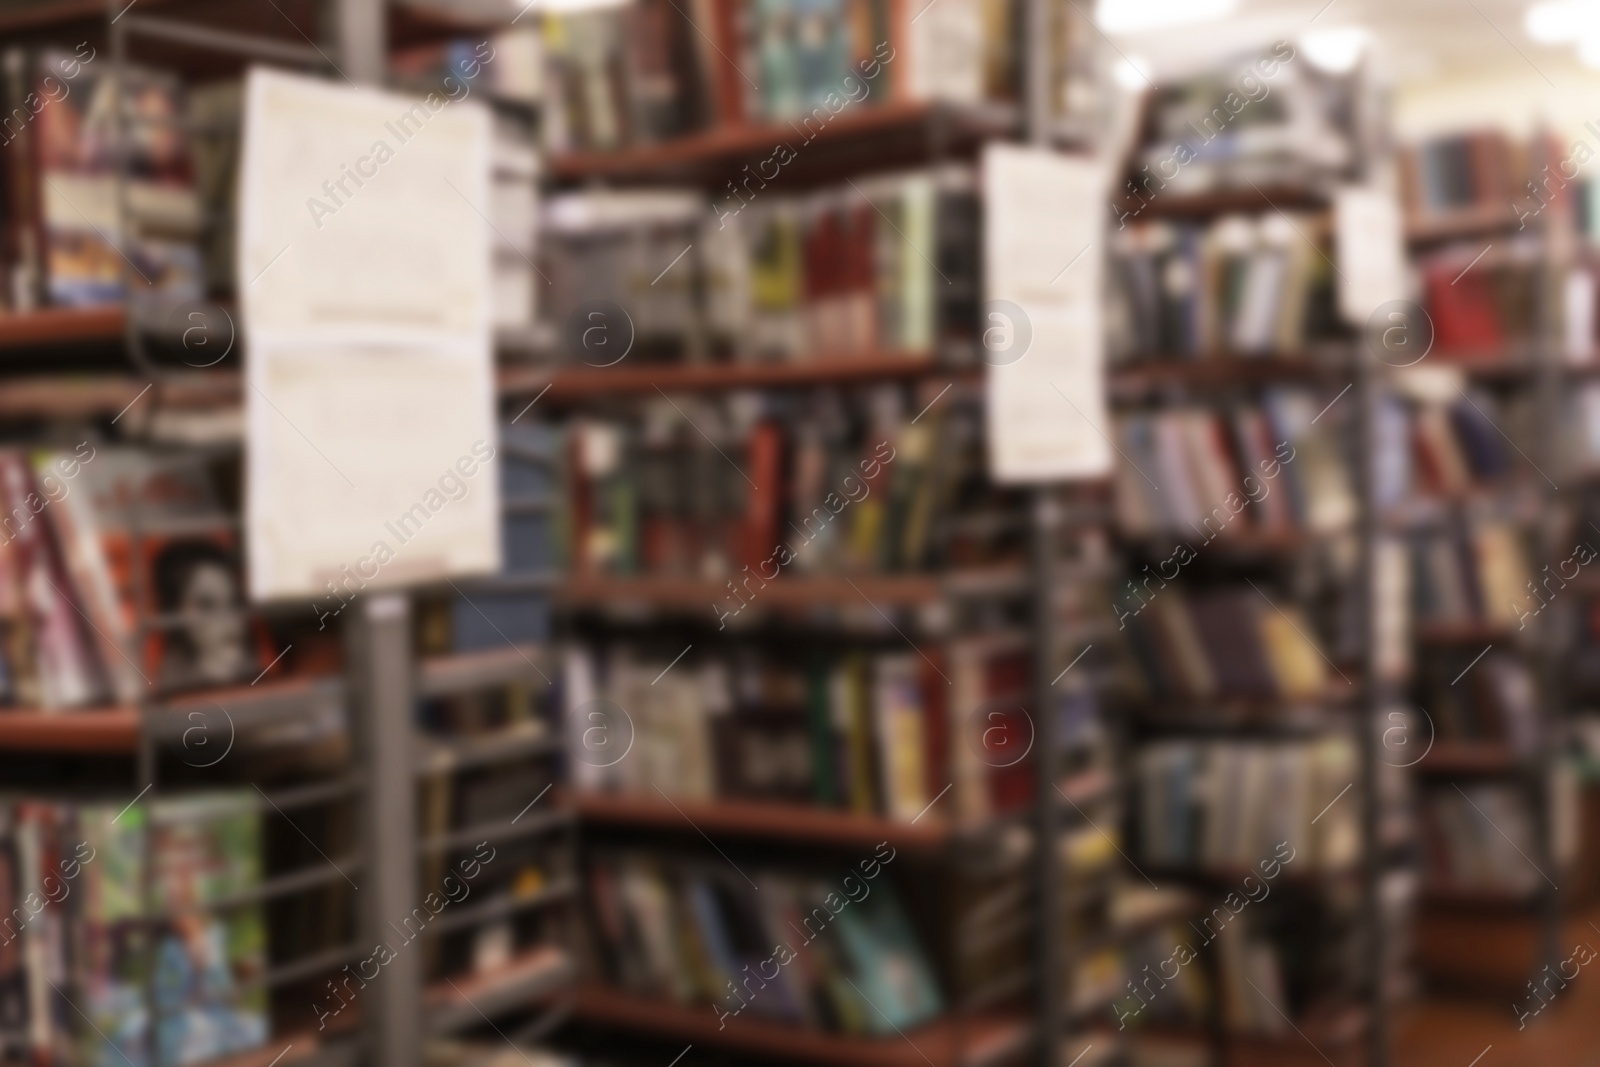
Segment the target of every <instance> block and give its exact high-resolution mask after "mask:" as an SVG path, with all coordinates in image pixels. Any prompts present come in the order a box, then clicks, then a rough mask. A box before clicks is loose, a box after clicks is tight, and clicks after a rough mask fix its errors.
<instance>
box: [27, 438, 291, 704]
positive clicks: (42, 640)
mask: <svg viewBox="0 0 1600 1067" xmlns="http://www.w3.org/2000/svg"><path fill="white" fill-rule="evenodd" d="M0 512H3V518H0V636H3V644H0V703H5V704H22V705H26V706H29V707H37V708H42V709H44V710H57V709H62V708H71V707H80V706H85V705H92V704H96V703H103V702H105V701H107V700H109V699H116V700H118V701H121V702H124V703H134V702H137V701H138V700H140V699H141V698H142V697H144V696H145V695H146V694H147V693H148V692H150V687H151V686H155V687H157V688H158V689H162V690H171V689H179V688H190V687H196V686H206V685H220V684H224V683H227V682H233V681H239V680H249V679H253V678H256V677H257V676H258V675H259V673H260V672H261V671H262V670H263V669H264V668H265V667H267V666H268V665H269V664H270V663H271V661H272V659H273V658H274V657H275V656H276V655H277V652H278V651H279V650H277V649H274V648H273V647H272V643H271V640H270V638H269V635H268V634H267V632H266V630H265V628H264V626H263V624H261V623H260V622H259V621H258V620H256V619H254V618H253V617H251V616H250V615H248V614H247V613H246V605H245V602H244V596H243V592H242V589H243V587H242V584H241V580H242V579H241V572H240V566H239V559H238V541H237V529H236V525H235V523H234V522H233V519H232V517H231V515H230V514H229V513H228V512H227V511H226V510H225V509H224V507H223V506H222V503H221V500H220V497H219V495H218V492H217V488H216V486H215V484H214V482H213V480H212V478H211V474H210V471H209V470H208V468H207V466H206V463H205V460H204V458H203V457H200V456H197V455H194V454H182V453H173V452H154V451H146V450H140V449H132V448H112V447H99V448H96V447H95V446H93V445H91V444H89V443H88V442H84V443H83V444H80V445H79V446H78V448H77V449H76V450H74V451H71V452H67V451H40V452H36V453H33V454H32V455H29V454H26V453H23V452H21V451H17V450H8V451H0ZM141 591H144V593H143V595H144V596H145V597H147V600H145V601H141ZM141 619H144V620H151V621H152V625H151V626H150V627H148V628H147V629H146V630H145V631H144V632H142V633H141V631H140V629H139V620H141Z"/></svg>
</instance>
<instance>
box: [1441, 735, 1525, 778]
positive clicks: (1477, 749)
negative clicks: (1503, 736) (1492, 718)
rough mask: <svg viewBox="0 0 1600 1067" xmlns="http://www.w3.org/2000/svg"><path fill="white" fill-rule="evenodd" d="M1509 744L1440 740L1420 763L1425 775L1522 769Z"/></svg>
mask: <svg viewBox="0 0 1600 1067" xmlns="http://www.w3.org/2000/svg"><path fill="white" fill-rule="evenodd" d="M1521 766H1522V760H1521V758H1520V757H1518V756H1517V754H1516V753H1515V752H1513V751H1512V750H1511V747H1510V746H1509V745H1505V744H1502V743H1499V742H1494V741H1488V742H1484V741H1476V742H1475V741H1438V742H1435V743H1434V746H1433V748H1432V749H1430V750H1429V752H1428V754H1427V755H1426V756H1424V757H1423V758H1422V760H1421V762H1419V763H1418V764H1417V767H1416V769H1417V771H1418V772H1419V773H1421V774H1495V773H1504V772H1507V771H1512V770H1516V769H1518V768H1520V767H1521Z"/></svg>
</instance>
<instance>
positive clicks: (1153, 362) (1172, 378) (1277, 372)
mask: <svg viewBox="0 0 1600 1067" xmlns="http://www.w3.org/2000/svg"><path fill="white" fill-rule="evenodd" d="M1335 369H1336V368H1332V367H1329V366H1327V365H1326V364H1324V363H1323V362H1320V361H1319V360H1316V359H1312V358H1311V357H1309V356H1308V355H1306V354H1303V353H1278V354H1274V355H1264V356H1259V357H1256V356H1241V355H1231V354H1219V355H1202V356H1175V357H1171V358H1147V359H1139V360H1135V361H1131V362H1128V363H1124V364H1123V365H1121V366H1119V367H1116V368H1114V369H1112V371H1111V374H1110V379H1111V394H1112V396H1113V397H1117V398H1127V397H1134V396H1138V395H1139V394H1141V393H1147V392H1152V391H1155V390H1158V389H1163V388H1167V387H1173V386H1183V387H1187V388H1209V389H1216V388H1231V387H1234V386H1241V385H1245V386H1248V385H1261V384H1265V383H1270V382H1280V381H1304V380H1305V379H1308V378H1318V377H1323V376H1326V375H1328V374H1330V373H1332V372H1333V371H1334V370H1335Z"/></svg>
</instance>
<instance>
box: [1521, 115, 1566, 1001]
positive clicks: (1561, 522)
mask: <svg viewBox="0 0 1600 1067" xmlns="http://www.w3.org/2000/svg"><path fill="white" fill-rule="evenodd" d="M1535 138H1536V140H1535V143H1534V152H1533V164H1534V167H1535V169H1534V173H1535V174H1537V173H1539V171H1538V169H1537V168H1539V167H1541V166H1548V164H1549V162H1550V155H1551V153H1550V151H1549V147H1548V145H1547V142H1546V138H1547V133H1546V131H1545V130H1544V129H1543V128H1540V129H1539V131H1538V132H1537V133H1536V134H1535ZM1539 214H1540V218H1539V224H1538V232H1537V238H1538V241H1539V246H1540V250H1541V257H1540V271H1541V273H1542V275H1543V277H1542V278H1541V281H1542V283H1543V284H1541V285H1539V286H1538V287H1537V288H1536V290H1535V294H1534V315H1535V318H1534V322H1535V332H1534V346H1533V360H1534V380H1533V390H1534V396H1533V405H1534V410H1535V411H1537V412H1539V418H1538V420H1537V421H1538V428H1539V433H1538V439H1537V440H1536V441H1535V443H1534V454H1535V455H1537V456H1538V457H1539V467H1540V473H1541V475H1542V474H1543V472H1544V471H1546V470H1553V469H1556V468H1558V467H1560V466H1561V462H1560V461H1561V459H1562V457H1561V429H1560V425H1561V419H1560V413H1561V407H1562V396H1561V388H1562V381H1561V377H1562V374H1561V359H1562V356H1563V348H1564V341H1565V329H1564V323H1563V321H1562V312H1563V309H1562V297H1561V295H1560V294H1561V292H1562V283H1563V281H1564V280H1565V278H1566V270H1567V266H1568V264H1569V263H1570V262H1571V260H1572V246H1571V231H1570V229H1569V227H1570V226H1571V219H1570V217H1568V216H1567V215H1566V213H1565V212H1564V211H1562V210H1561V209H1560V207H1558V206H1554V205H1553V206H1552V208H1551V210H1550V211H1548V212H1545V211H1541V212H1540V213H1539ZM1546 486H1548V488H1547V487H1546ZM1539 495H1540V497H1541V502H1542V503H1543V505H1544V506H1543V507H1541V508H1540V509H1539V520H1538V523H1537V524H1536V530H1535V536H1534V544H1535V546H1536V549H1535V550H1536V551H1537V552H1538V553H1539V555H1540V556H1541V557H1542V558H1543V560H1558V559H1560V558H1562V556H1563V555H1565V552H1564V551H1563V548H1562V546H1563V544H1564V543H1570V542H1563V539H1562V538H1563V532H1564V531H1563V527H1565V526H1566V525H1567V519H1568V518H1569V516H1570V509H1569V506H1568V503H1567V500H1566V499H1564V498H1563V495H1562V493H1561V492H1560V490H1559V489H1557V488H1556V487H1555V486H1554V485H1553V484H1551V483H1548V482H1545V481H1541V484H1540V486H1539ZM1545 565H1546V566H1548V563H1546V564H1545ZM1535 573H1536V574H1537V573H1538V572H1537V571H1535ZM1569 604H1570V602H1564V603H1562V604H1561V605H1559V606H1558V607H1557V608H1556V610H1554V611H1552V612H1550V613H1549V614H1544V613H1543V612H1542V611H1541V613H1540V617H1539V618H1538V619H1537V620H1536V622H1535V624H1534V625H1535V634H1536V637H1537V641H1538V647H1537V649H1536V650H1535V652H1534V672H1535V679H1536V682H1535V688H1536V691H1537V692H1538V694H1539V697H1540V703H1541V704H1542V705H1543V707H1544V709H1545V710H1544V715H1543V720H1544V721H1543V722H1541V723H1540V724H1539V727H1540V728H1539V754H1538V759H1537V760H1536V761H1535V763H1534V769H1533V770H1532V772H1531V773H1529V774H1528V775H1526V781H1527V785H1526V789H1527V792H1528V794H1529V796H1528V801H1529V804H1530V806H1531V807H1532V810H1533V813H1534V826H1535V832H1536V833H1537V835H1538V840H1537V841H1536V842H1535V844H1536V847H1535V849H1534V855H1535V856H1536V857H1538V861H1539V868H1540V871H1541V873H1543V874H1544V875H1545V879H1544V884H1542V885H1541V886H1540V887H1539V893H1540V901H1539V905H1540V908H1539V910H1540V920H1541V921H1540V924H1539V936H1538V954H1537V955H1536V956H1535V958H1534V964H1533V965H1534V978H1535V980H1537V977H1538V974H1539V972H1540V971H1542V970H1543V969H1544V967H1545V966H1546V965H1549V966H1552V967H1554V966H1555V965H1557V964H1558V963H1559V962H1560V961H1561V958H1562V952H1561V944H1560V943H1561V926H1562V907H1561V891H1560V890H1559V889H1557V888H1556V885H1555V883H1552V882H1550V881H1549V879H1550V878H1556V879H1559V878H1560V877H1561V876H1562V872H1561V871H1560V870H1558V869H1557V863H1556V860H1557V859H1558V858H1559V854H1558V850H1557V848H1556V839H1555V835H1556V810H1555V804H1556V800H1557V798H1556V796H1555V795H1554V790H1555V788H1556V783H1557V780H1558V777H1559V775H1560V773H1561V760H1562V755H1561V753H1562V746H1563V742H1564V739H1565V737H1564V735H1565V730H1566V722H1565V719H1566V715H1565V708H1564V703H1563V700H1564V693H1563V689H1564V686H1563V685H1562V679H1561V673H1562V672H1561V664H1562V653H1563V651H1564V649H1565V648H1566V647H1567V646H1568V644H1569V643H1570V641H1571V634H1572V630H1571V629H1570V627H1571V624H1572V618H1571V615H1570V613H1569V612H1568V610H1567V609H1568V605H1569Z"/></svg>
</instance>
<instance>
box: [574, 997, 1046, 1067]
mask: <svg viewBox="0 0 1600 1067" xmlns="http://www.w3.org/2000/svg"><path fill="white" fill-rule="evenodd" d="M575 1014H576V1016H577V1017H578V1018H579V1019H581V1020H583V1021H585V1022H588V1023H593V1024H597V1025H602V1026H617V1027H621V1028H623V1029H629V1030H636V1031H644V1032H648V1033H651V1034H656V1035H660V1036H662V1037H670V1038H673V1039H674V1040H680V1041H689V1042H693V1043H694V1044H697V1045H704V1046H707V1047H712V1048H722V1049H727V1050H730V1051H733V1052H740V1053H747V1054H751V1055H754V1056H759V1057H762V1058H766V1057H771V1058H774V1059H782V1060H786V1061H802V1062H806V1063H819V1064H830V1065H835V1067H929V1065H933V1067H947V1065H948V1067H956V1065H958V1064H967V1065H974V1064H982V1063H992V1062H996V1061H997V1060H999V1059H1000V1058H1001V1057H1003V1056H1005V1055H1006V1054H1007V1053H1009V1052H1013V1051H1015V1050H1017V1049H1020V1048H1021V1047H1023V1046H1024V1045H1025V1044H1026V1043H1027V1042H1028V1041H1029V1040H1031V1029H1030V1027H1029V1025H1028V1024H1027V1022H1026V1021H1025V1020H1023V1019H1021V1018H1017V1017H1009V1016H976V1017H973V1018H969V1019H967V1020H966V1021H965V1023H964V1024H958V1023H956V1022H954V1021H939V1022H935V1023H931V1024H929V1025H927V1026H922V1027H918V1028H917V1029H915V1030H912V1031H910V1032H909V1033H907V1034H905V1035H903V1036H894V1035H891V1036H888V1037H877V1038H875V1037H852V1036H846V1035H843V1034H832V1033H826V1032H823V1031H820V1030H811V1029H805V1028H802V1027H798V1026H787V1025H784V1024H782V1023H775V1022H768V1021H765V1020H761V1019H756V1018H748V1017H743V1016H741V1017H738V1018H728V1019H726V1020H724V1022H725V1023H726V1025H720V1024H719V1022H718V1018H717V1016H716V1015H715V1014H714V1013H713V1012H712V1011H710V1010H708V1009H701V1008H691V1007H686V1006H683V1005H679V1004H674V1003H672V1002H670V1001H662V1000H654V999H649V998H646V997H640V996H635V995H632V994H628V993H623V992H620V991H618V990H614V989H610V988H607V987H605V986H598V985H586V986H581V987H579V989H578V996H577V1004H576V1008H575Z"/></svg>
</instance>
